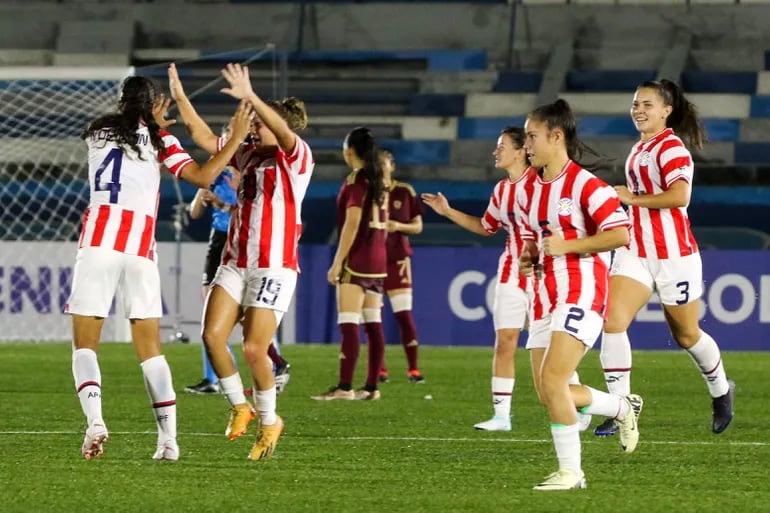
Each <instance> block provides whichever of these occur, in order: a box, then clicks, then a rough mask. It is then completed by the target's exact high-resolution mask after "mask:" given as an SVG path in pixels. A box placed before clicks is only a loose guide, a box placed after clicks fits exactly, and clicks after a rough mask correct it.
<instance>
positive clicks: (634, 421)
mask: <svg viewBox="0 0 770 513" xmlns="http://www.w3.org/2000/svg"><path fill="white" fill-rule="evenodd" d="M623 400H624V401H626V402H628V413H627V414H626V416H625V417H623V418H622V419H616V420H615V422H616V423H617V425H618V428H619V432H620V448H621V449H623V452H626V453H632V452H634V450H636V445H637V444H638V443H639V415H640V414H641V413H642V406H643V405H644V400H643V399H642V398H641V397H640V396H638V395H636V394H631V395H629V396H627V397H624V398H623Z"/></svg>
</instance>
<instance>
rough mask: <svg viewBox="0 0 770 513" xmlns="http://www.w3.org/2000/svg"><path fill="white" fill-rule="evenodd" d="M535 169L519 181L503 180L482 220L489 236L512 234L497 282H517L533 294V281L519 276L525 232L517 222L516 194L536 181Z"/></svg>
mask: <svg viewBox="0 0 770 513" xmlns="http://www.w3.org/2000/svg"><path fill="white" fill-rule="evenodd" d="M535 176H536V172H535V170H534V169H533V168H529V169H527V170H526V171H525V172H524V173H523V174H522V175H521V176H520V177H519V178H518V179H517V180H516V181H511V180H510V179H509V178H504V179H503V180H500V181H499V182H497V184H496V185H495V188H494V189H493V190H492V194H491V195H490V196H489V205H487V210H486V211H485V212H484V215H483V216H482V217H481V226H482V227H483V228H484V229H485V230H486V231H487V232H489V233H497V232H498V231H499V230H500V229H501V228H503V229H505V231H506V232H508V236H507V237H506V240H505V250H504V251H503V253H502V254H501V255H500V260H499V262H498V265H497V280H498V282H499V283H508V282H509V281H510V280H516V281H517V285H518V287H519V288H520V289H521V290H524V291H526V290H529V289H530V288H531V287H530V284H531V281H532V280H530V279H529V278H527V277H525V276H522V275H521V274H520V273H519V256H520V255H521V251H522V249H523V247H524V241H523V240H522V238H521V233H520V232H521V230H520V228H519V224H518V223H517V222H516V214H515V205H516V191H517V190H518V189H522V188H524V187H525V186H526V184H527V183H529V182H531V181H533V180H534V179H535Z"/></svg>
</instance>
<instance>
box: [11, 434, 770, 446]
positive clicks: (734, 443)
mask: <svg viewBox="0 0 770 513" xmlns="http://www.w3.org/2000/svg"><path fill="white" fill-rule="evenodd" d="M81 434H82V432H81V431H13V430H8V431H0V436H3V435H6V436H7V435H43V436H46V435H50V436H53V435H81ZM110 434H112V435H156V434H157V432H156V431H110ZM178 436H179V437H185V436H192V437H195V436H201V437H207V436H214V437H224V435H223V434H222V433H195V432H189V433H179V434H178ZM288 438H296V439H302V438H305V439H314V440H339V441H343V442H344V441H383V442H387V441H391V442H459V443H464V442H481V443H509V444H550V443H552V440H550V439H545V438H543V439H536V438H482V437H478V438H476V437H457V438H452V437H447V438H444V437H431V436H339V437H314V436H292V435H289V436H288ZM581 442H582V443H596V442H602V443H604V442H603V441H602V440H598V439H591V438H589V439H583V440H581ZM640 442H641V443H643V444H649V445H692V446H699V445H701V446H712V445H729V446H735V447H767V446H770V442H741V441H732V440H726V441H722V440H714V441H713V442H708V441H681V440H645V439H642V440H640Z"/></svg>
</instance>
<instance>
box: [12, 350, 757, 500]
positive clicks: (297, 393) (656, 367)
mask: <svg viewBox="0 0 770 513" xmlns="http://www.w3.org/2000/svg"><path fill="white" fill-rule="evenodd" d="M284 351H285V354H286V357H287V358H288V359H289V360H290V361H291V364H292V377H291V382H290V383H289V386H288V387H287V390H286V392H285V393H284V394H283V395H281V396H279V402H278V404H279V407H278V411H279V413H280V414H281V415H282V416H283V417H284V419H285V421H286V430H285V432H284V436H283V437H282V438H281V441H280V443H279V444H278V447H277V449H276V453H275V456H274V458H273V459H272V460H271V461H267V462H251V461H248V460H247V459H246V455H247V454H248V451H249V448H250V447H251V443H252V436H251V434H249V435H246V436H244V437H242V438H240V439H238V440H235V441H232V442H228V441H227V440H226V439H225V437H224V434H223V433H224V428H225V424H226V422H227V416H228V405H227V402H226V400H225V399H224V397H222V396H192V395H189V394H185V393H184V392H182V389H183V388H184V386H185V385H188V384H191V383H196V382H197V381H198V380H199V379H200V367H201V365H200V347H199V346H188V345H181V344H172V345H167V346H166V347H165V352H166V354H167V356H168V359H169V362H170V364H171V368H172V371H173V373H174V382H175V386H176V389H177V391H178V395H177V402H178V415H179V432H180V434H179V445H180V448H181V455H182V456H181V459H180V461H178V462H176V463H169V462H156V461H153V460H152V459H151V458H150V457H151V455H152V453H153V450H154V448H155V425H154V421H153V416H152V413H151V410H150V407H149V402H148V399H147V395H146V393H145V390H144V385H143V382H142V378H141V372H140V369H139V366H138V364H137V362H136V360H135V357H134V353H133V350H132V349H131V347H130V346H129V345H122V344H109V345H104V346H103V347H102V348H101V351H100V363H101V366H102V376H103V396H104V416H105V420H106V422H107V425H108V427H109V429H110V432H111V436H112V438H111V440H110V442H109V443H108V444H107V445H106V446H105V447H106V449H105V454H104V456H103V457H102V458H100V459H99V460H96V461H90V462H88V461H85V460H83V459H82V457H81V456H80V444H81V442H82V432H83V429H84V420H83V416H82V413H81V411H80V405H79V402H78V400H77V396H76V395H75V392H74V385H73V382H72V375H71V363H70V346H69V344H6V345H0V407H1V409H0V453H1V454H2V456H0V511H2V512H5V513H10V512H22V511H23V512H30V511H57V512H70V511H71V512H75V511H78V512H101V511H104V512H122V511H137V512H138V511H141V512H145V511H154V512H172V511H173V512H177V511H179V512H228V513H229V512H238V511H249V512H263V513H266V512H271V511H275V512H281V513H293V512H306V511H317V512H335V513H336V512H368V513H371V512H455V511H457V512H475V511H478V512H484V513H492V512H498V511H499V512H537V511H559V512H562V511H563V512H565V513H572V512H582V511H591V512H616V511H617V512H623V513H628V512H633V511H655V512H657V511H671V512H673V511H679V512H685V511H697V512H701V511H720V512H732V511H736V512H737V511H768V510H770V485H768V481H767V479H768V476H769V475H770V472H768V471H769V470H770V435H768V429H767V427H768V415H767V411H768V410H767V406H768V393H769V392H770V387H768V381H767V372H768V371H767V369H768V368H770V354H764V353H726V354H725V355H724V360H725V365H726V367H727V370H728V374H729V375H730V376H731V377H732V378H733V379H735V381H736V382H737V384H738V388H737V394H736V397H737V399H736V404H737V410H738V413H737V417H736V420H735V421H734V424H733V425H732V426H731V427H730V428H729V429H728V431H727V432H725V433H724V434H723V435H720V436H715V435H713V434H711V432H710V418H711V417H710V415H711V413H710V400H709V397H708V394H707V392H706V388H705V385H704V383H703V380H702V379H701V377H700V375H699V374H698V372H697V370H696V368H695V367H694V365H693V364H692V362H691V361H690V359H689V358H688V357H687V355H686V354H684V353H682V352H637V353H635V354H634V364H635V366H636V370H635V372H634V375H633V383H634V391H635V392H637V393H639V394H641V395H642V396H643V397H644V398H645V400H646V403H645V408H644V412H643V414H642V418H641V421H640V428H641V441H640V445H639V447H638V449H637V451H636V452H635V453H634V454H632V455H624V454H622V453H621V451H620V448H619V446H618V441H617V439H606V440H601V439H596V438H595V437H594V436H593V435H592V434H590V433H589V432H586V433H584V434H583V436H582V438H583V442H584V443H583V468H584V470H585V472H586V476H587V479H588V489H587V490H584V491H574V492H565V493H550V494H548V493H543V492H534V491H532V490H531V488H532V486H533V485H534V484H536V483H537V482H538V481H539V480H540V479H541V478H543V477H544V476H545V475H547V474H548V473H550V472H552V471H553V470H555V469H556V458H555V455H554V452H553V447H552V444H551V441H550V432H549V428H548V421H547V418H546V415H545V411H544V410H543V408H542V407H541V406H539V405H538V404H537V400H536V398H535V395H534V391H533V389H532V385H531V381H532V380H531V377H530V370H529V362H528V355H527V353H526V352H525V351H519V353H518V355H517V358H518V362H517V370H518V379H517V382H516V389H515V391H514V429H513V431H511V432H509V433H484V432H477V431H474V430H473V429H472V426H473V424H474V423H476V422H479V421H481V420H485V419H486V418H488V417H490V416H491V413H492V407H491V400H490V392H489V380H490V368H491V356H492V352H491V349H471V348H436V347H425V348H422V349H421V361H422V365H421V369H422V371H423V373H424V374H425V376H426V377H427V383H426V384H424V385H412V384H409V383H408V382H407V380H406V375H405V372H404V357H403V354H402V352H401V349H400V347H396V346H388V364H389V368H390V374H391V383H388V384H385V385H382V387H381V390H382V396H383V398H382V400H381V401H378V402H328V403H319V402H316V401H312V400H311V399H310V398H309V396H310V395H311V394H313V393H317V392H321V391H324V390H325V389H326V388H328V387H329V386H330V385H332V384H334V382H335V380H336V376H337V348H336V347H332V346H308V345H299V346H291V347H286V348H285V349H284ZM362 356H363V357H364V358H365V351H362ZM239 360H240V363H241V366H242V367H243V358H242V357H240V358H239ZM364 373H365V361H362V362H360V363H359V371H358V373H357V384H358V385H360V384H361V383H362V382H363V378H364ZM243 374H244V376H246V374H245V373H243ZM581 375H582V376H581V377H582V378H583V381H584V382H586V383H588V384H592V385H595V386H600V387H601V386H602V376H601V372H600V366H599V362H598V352H597V351H593V352H592V353H590V354H589V355H588V356H587V358H586V359H585V361H584V362H583V366H582V368H581ZM426 395H430V396H432V399H425V396H426ZM598 422H599V419H595V420H594V425H596V424H597V423H598ZM252 431H253V428H252Z"/></svg>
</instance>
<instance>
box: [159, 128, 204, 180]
mask: <svg viewBox="0 0 770 513" xmlns="http://www.w3.org/2000/svg"><path fill="white" fill-rule="evenodd" d="M160 137H161V140H162V141H163V149H161V151H160V152H159V153H158V158H159V159H160V161H161V162H163V165H165V166H166V168H168V170H169V171H171V172H172V173H174V176H176V177H177V178H179V177H180V176H181V175H182V169H184V168H185V167H186V166H187V165H188V164H192V163H194V162H195V161H194V160H193V158H192V157H191V156H190V154H189V153H187V151H185V149H184V148H182V143H180V142H179V139H177V138H176V137H174V136H173V135H171V134H170V133H168V132H167V131H165V130H161V131H160Z"/></svg>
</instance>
